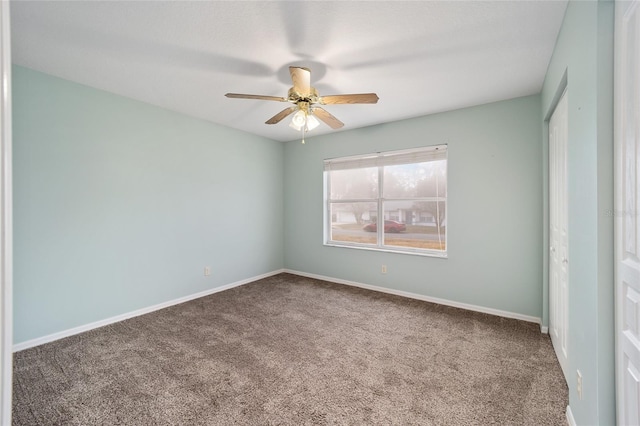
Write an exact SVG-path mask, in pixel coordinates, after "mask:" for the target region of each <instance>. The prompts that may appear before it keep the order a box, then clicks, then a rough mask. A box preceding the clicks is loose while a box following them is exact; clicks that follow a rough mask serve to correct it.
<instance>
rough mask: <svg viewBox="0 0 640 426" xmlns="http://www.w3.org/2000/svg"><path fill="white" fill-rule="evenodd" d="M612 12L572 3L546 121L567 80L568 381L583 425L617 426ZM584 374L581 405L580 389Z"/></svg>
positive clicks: (545, 93) (548, 88) (607, 6)
mask: <svg viewBox="0 0 640 426" xmlns="http://www.w3.org/2000/svg"><path fill="white" fill-rule="evenodd" d="M613 10H614V5H613V2H611V1H598V2H592V1H590V2H581V1H575V2H574V1H572V2H570V3H569V6H568V8H567V12H566V15H565V18H564V22H563V25H562V29H561V32H560V35H559V38H558V41H557V44H556V48H555V51H554V54H553V58H552V60H551V63H550V65H549V69H548V71H547V76H546V79H545V83H544V86H543V90H542V114H543V116H544V117H547V116H548V115H549V114H550V113H551V112H552V111H553V108H554V106H555V100H556V98H557V94H558V93H559V92H560V91H561V90H562V86H563V85H564V82H563V80H565V77H564V76H565V75H566V84H567V88H568V91H569V145H568V155H569V164H568V185H569V188H568V190H569V340H568V356H569V363H568V364H569V366H568V369H569V378H568V383H569V405H570V407H571V411H572V413H573V415H574V418H575V420H576V422H577V423H578V424H579V425H595V424H600V425H612V424H615V387H614V341H613V339H614V302H613V294H614V284H613V217H611V215H608V214H607V212H610V211H612V209H613V190H612V189H613V106H612V105H613V101H612V97H613ZM544 140H545V144H548V138H546V137H545V139H544ZM545 191H546V188H545ZM546 246H548V245H546ZM545 253H546V254H545V256H548V252H545ZM546 285H547V283H546V281H545V287H546ZM578 369H579V370H580V371H581V373H582V376H583V399H582V400H580V399H579V398H578V395H577V392H576V379H575V377H576V370H578Z"/></svg>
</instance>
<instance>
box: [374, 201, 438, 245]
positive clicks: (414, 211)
mask: <svg viewBox="0 0 640 426" xmlns="http://www.w3.org/2000/svg"><path fill="white" fill-rule="evenodd" d="M445 209H446V203H445V202H444V201H438V202H436V201H414V200H403V201H392V202H386V203H384V205H383V211H384V219H385V233H384V245H388V246H396V247H410V248H417V249H430V250H446V246H445V244H446V238H445V237H446V230H447V223H446V216H445V213H446V211H445Z"/></svg>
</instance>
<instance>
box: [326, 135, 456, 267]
mask: <svg viewBox="0 0 640 426" xmlns="http://www.w3.org/2000/svg"><path fill="white" fill-rule="evenodd" d="M324 182H325V215H324V216H325V244H326V245H330V246H340V247H353V248H363V249H370V250H383V251H393V252H403V253H411V254H421V255H430V256H438V257H446V256H447V242H446V241H447V238H446V234H447V232H446V230H447V216H446V214H447V145H437V146H429V147H425V148H418V149H410V150H403V151H392V152H380V153H374V154H369V155H359V156H351V157H342V158H333V159H328V160H325V161H324ZM378 218H380V220H378ZM380 223H384V226H378V225H379V224H380Z"/></svg>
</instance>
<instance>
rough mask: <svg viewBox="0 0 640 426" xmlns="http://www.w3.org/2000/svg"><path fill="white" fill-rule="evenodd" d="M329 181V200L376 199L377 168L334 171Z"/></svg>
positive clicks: (330, 174)
mask: <svg viewBox="0 0 640 426" xmlns="http://www.w3.org/2000/svg"><path fill="white" fill-rule="evenodd" d="M329 179H331V199H332V200H345V199H346V200H349V199H362V198H376V197H378V168H377V167H368V168H366V169H348V170H334V171H332V172H331V173H329Z"/></svg>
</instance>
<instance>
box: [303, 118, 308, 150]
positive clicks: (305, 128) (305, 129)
mask: <svg viewBox="0 0 640 426" xmlns="http://www.w3.org/2000/svg"><path fill="white" fill-rule="evenodd" d="M306 131H307V120H306V118H305V120H304V126H302V144H303V145H304V134H305V132H306Z"/></svg>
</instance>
